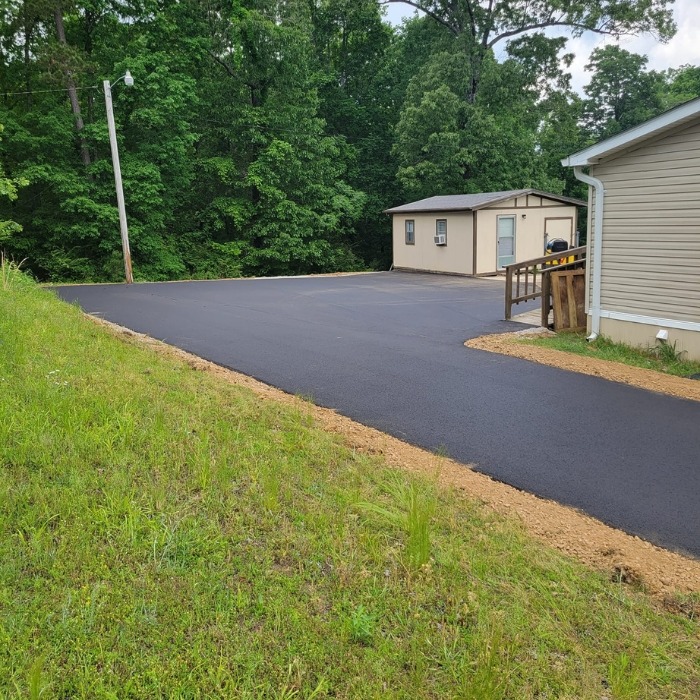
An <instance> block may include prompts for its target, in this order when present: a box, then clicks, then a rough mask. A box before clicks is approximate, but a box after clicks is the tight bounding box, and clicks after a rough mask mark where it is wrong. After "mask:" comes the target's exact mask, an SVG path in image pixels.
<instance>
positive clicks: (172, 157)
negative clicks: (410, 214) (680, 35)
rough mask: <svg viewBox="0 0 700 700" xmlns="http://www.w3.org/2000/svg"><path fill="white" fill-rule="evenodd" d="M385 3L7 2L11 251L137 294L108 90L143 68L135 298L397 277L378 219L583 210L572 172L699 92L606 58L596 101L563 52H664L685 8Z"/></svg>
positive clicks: (131, 202) (134, 190)
mask: <svg viewBox="0 0 700 700" xmlns="http://www.w3.org/2000/svg"><path fill="white" fill-rule="evenodd" d="M392 1H393V0H392ZM383 4H386V3H385V2H383V1H382V0H230V1H227V2H222V0H210V1H209V2H207V3H201V2H200V1H199V0H158V1H157V2H155V0H131V1H130V2H129V3H113V2H109V1H108V0H81V1H80V2H77V1H76V0H62V2H60V3H59V2H58V0H4V1H2V0H0V17H1V20H2V21H0V123H2V124H4V125H5V132H4V139H3V140H2V141H0V162H1V163H2V166H3V170H4V175H2V177H0V220H1V221H15V222H17V224H18V225H17V226H15V225H12V226H9V225H4V227H3V228H2V231H3V233H2V234H0V235H2V238H3V239H4V240H3V243H2V245H3V247H4V248H6V249H7V251H8V252H9V253H10V254H11V255H14V256H15V257H16V258H25V257H26V258H28V264H29V266H30V268H31V270H32V271H33V272H34V273H35V274H37V276H39V277H40V278H43V279H52V280H90V279H92V280H119V279H121V277H122V260H121V246H120V236H119V223H118V217H117V210H116V206H115V204H116V202H115V193H114V179H113V172H112V163H111V155H110V147H109V140H108V137H107V125H106V120H105V108H104V95H103V94H102V80H103V79H105V78H109V79H111V81H112V82H114V81H115V80H117V79H118V78H119V76H122V75H123V74H124V72H125V71H126V70H127V69H128V70H130V71H131V73H132V75H133V76H134V78H135V84H134V86H133V87H130V88H129V87H126V86H125V85H124V84H123V82H121V81H118V82H117V83H116V84H115V85H114V90H113V95H114V114H115V118H116V123H117V134H118V141H119V149H120V155H121V161H122V174H123V179H124V189H125V194H126V204H127V216H128V221H129V229H130V236H131V243H132V254H133V259H134V269H135V273H136V276H137V278H141V279H144V278H147V279H173V278H180V277H190V276H194V277H219V276H235V275H240V274H288V273H304V272H315V271H331V270H340V269H356V268H359V267H363V266H371V267H375V268H381V267H386V266H388V264H389V263H390V260H391V234H390V225H389V221H388V219H387V217H386V216H385V215H383V214H382V211H383V210H384V209H385V208H387V207H389V206H392V205H395V204H398V203H401V202H402V201H405V200H406V199H411V198H415V197H421V196H428V195H433V194H438V193H448V192H473V191H477V190H495V189H504V188H511V187H524V186H533V187H540V188H543V189H549V190H553V191H565V192H567V193H570V194H577V193H578V189H577V188H578V187H579V186H580V185H579V183H578V182H576V181H573V180H571V177H570V173H569V172H567V171H563V170H562V168H561V166H560V164H559V159H560V158H561V157H563V156H565V155H567V153H570V152H572V151H574V150H577V149H578V148H580V147H581V146H582V145H584V144H585V143H586V142H587V141H589V140H591V139H593V138H597V137H598V136H600V135H605V134H607V133H612V132H614V130H615V129H619V128H624V126H625V125H628V124H631V123H633V122H636V121H639V120H641V119H643V118H646V116H647V115H648V114H651V113H653V112H654V111H655V110H657V109H658V108H659V107H660V106H671V105H673V104H677V103H678V102H680V101H682V100H684V99H688V98H690V97H693V96H695V95H696V94H698V82H699V81H698V79H697V75H698V74H697V69H696V68H694V67H690V66H687V67H683V68H682V69H678V71H675V72H674V71H671V72H668V73H667V74H665V75H664V76H657V75H656V74H653V73H652V72H649V71H647V70H646V66H645V64H644V63H643V62H642V63H640V62H639V61H636V59H634V57H632V59H630V57H629V56H626V55H624V54H617V55H615V56H613V55H612V52H608V53H602V54H596V55H594V57H593V59H592V60H593V64H592V69H593V70H594V76H593V80H592V82H591V85H589V93H588V97H587V99H586V100H584V101H582V100H580V99H579V98H578V97H577V96H576V95H574V94H573V93H572V92H571V88H570V85H569V75H568V72H567V66H568V64H569V63H570V61H571V56H570V55H569V54H567V53H566V38H565V37H557V36H554V35H553V34H552V32H549V31H546V30H547V29H548V28H551V27H560V28H561V30H562V32H568V33H569V34H579V33H582V32H584V31H589V30H590V31H594V32H600V33H607V34H611V35H620V34H624V33H639V32H652V33H656V34H657V35H658V36H659V38H661V39H662V40H664V39H666V38H668V36H669V35H670V34H671V33H672V31H673V23H672V20H671V15H670V11H669V7H670V5H671V0H614V1H613V0H610V1H608V0H605V1H604V2H602V3H601V2H593V0H573V1H572V2H562V1H561V0H535V1H534V2H533V1H532V0H493V1H491V0H454V1H451V2H449V3H448V2H443V1H442V0H415V2H409V3H407V4H408V5H411V6H413V7H420V8H422V9H423V10H425V12H426V13H427V14H428V16H427V17H422V18H421V17H419V18H416V19H412V20H409V21H407V22H405V23H404V25H403V26H402V27H400V28H392V27H391V26H389V25H388V24H387V23H386V22H385V21H383V18H382V5H383ZM494 47H497V48H498V53H496V52H495V51H494ZM616 81H617V82H616ZM620 86H622V87H620ZM616 89H618V92H617V93H616V92H615V90H616ZM616 95H617V97H616ZM584 103H585V104H584ZM582 114H585V119H584V118H583V117H582ZM582 126H583V127H585V128H582ZM26 181H29V182H30V183H31V184H29V185H27V186H26V187H18V186H19V185H21V184H23V183H24V182H26ZM3 195H4V196H3ZM10 233H11V235H10Z"/></svg>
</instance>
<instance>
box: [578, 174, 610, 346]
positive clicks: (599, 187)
mask: <svg viewBox="0 0 700 700" xmlns="http://www.w3.org/2000/svg"><path fill="white" fill-rule="evenodd" d="M581 168H582V166H580V165H576V166H574V177H575V178H576V179H577V180H580V181H581V182H584V183H585V184H587V185H589V186H590V187H594V188H595V220H594V223H593V231H594V236H593V279H592V288H593V289H592V291H593V298H592V302H591V317H592V318H591V334H590V335H589V336H588V338H586V340H589V341H590V340H595V339H596V338H597V337H598V335H600V296H601V295H600V288H601V277H602V274H603V258H602V252H603V207H604V204H605V186H604V185H603V183H602V182H601V181H600V180H599V179H598V178H596V177H592V176H591V175H586V174H585V173H584V172H583V170H582V169H581Z"/></svg>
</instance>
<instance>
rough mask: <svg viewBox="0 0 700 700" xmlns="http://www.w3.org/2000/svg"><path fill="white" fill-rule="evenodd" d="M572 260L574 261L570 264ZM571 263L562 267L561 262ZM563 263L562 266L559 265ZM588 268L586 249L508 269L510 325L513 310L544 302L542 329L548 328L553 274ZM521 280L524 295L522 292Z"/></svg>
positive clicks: (517, 264) (545, 257)
mask: <svg viewBox="0 0 700 700" xmlns="http://www.w3.org/2000/svg"><path fill="white" fill-rule="evenodd" d="M569 258H573V260H571V261H569V260H568V259H569ZM562 259H563V260H567V262H564V263H561V262H559V261H560V260H562ZM556 263H559V264H556ZM585 265H586V246H579V247H578V248H571V249H569V250H562V251H561V252H559V253H550V254H549V255H543V256H542V257H539V258H532V259H531V260H524V261H523V262H519V263H512V264H511V265H506V266H505V270H506V309H505V311H506V313H505V316H506V321H509V320H510V319H511V317H512V310H513V306H514V305H516V304H520V303H521V302H523V301H528V300H530V299H539V298H542V325H543V326H545V327H546V326H547V322H548V321H547V319H548V318H549V310H550V296H551V292H550V284H549V273H550V272H555V271H557V270H570V269H575V268H578V267H585ZM538 274H539V275H541V277H542V282H541V284H540V287H539V289H538V287H537V275H538ZM521 277H524V278H525V279H524V280H523V281H522V286H523V293H522V294H521V293H520V289H521ZM514 282H515V294H514V293H513V283H514Z"/></svg>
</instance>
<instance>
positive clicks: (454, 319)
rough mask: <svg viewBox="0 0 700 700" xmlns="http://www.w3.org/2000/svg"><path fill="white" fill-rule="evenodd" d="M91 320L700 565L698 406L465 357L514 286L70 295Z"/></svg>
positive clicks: (291, 281) (281, 283)
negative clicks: (297, 398) (297, 397)
mask: <svg viewBox="0 0 700 700" xmlns="http://www.w3.org/2000/svg"><path fill="white" fill-rule="evenodd" d="M56 291H57V293H58V294H59V295H60V296H61V297H62V298H63V299H65V300H66V301H69V302H77V303H78V304H79V305H80V306H81V307H82V308H83V309H84V310H85V311H87V312H88V313H91V314H95V315H99V316H101V317H103V318H105V319H108V320H110V321H113V322H115V323H118V324H121V325H123V326H126V327H128V328H131V329H133V330H135V331H139V332H141V333H146V334H148V335H150V336H152V337H154V338H158V339H161V340H164V341H165V342H166V343H169V344H171V345H175V346H177V347H180V348H182V349H184V350H187V351H188V352H191V353H194V354H196V355H199V356H201V357H203V358H206V359H208V360H211V361H213V362H215V363H217V364H220V365H223V366H225V367H228V368H230V369H235V370H237V371H239V372H243V373H245V374H248V375H250V376H253V377H255V378H257V379H260V380H261V381H263V382H266V383H268V384H272V385H274V386H276V387H279V388H281V389H283V390H285V391H287V392H290V393H296V394H303V395H307V396H310V397H312V398H313V400H314V401H315V402H316V403H318V404H320V405H322V406H327V407H331V408H334V409H336V410H338V411H339V412H340V413H342V414H344V415H346V416H348V417H350V418H353V419H354V420H357V421H359V422H361V423H364V424H366V425H370V426H372V427H375V428H378V429H380V430H383V431H385V432H387V433H390V434H391V435H394V436H395V437H398V438H400V439H402V440H406V441H408V442H410V443H413V444H416V445H419V446H421V447H424V448H427V449H430V450H437V449H439V450H441V451H443V452H446V453H447V454H448V455H449V456H450V457H452V458H454V459H456V460H458V461H461V462H464V463H470V464H474V465H475V467H476V469H477V470H478V471H481V472H483V473H485V474H488V475H489V476H491V477H493V478H495V479H498V480H500V481H504V482H506V483H508V484H510V485H512V486H515V487H517V488H520V489H523V490H526V491H529V492H531V493H534V494H537V495H539V496H543V497H546V498H551V499H554V500H556V501H559V502H561V503H565V504H568V505H571V506H575V507H577V508H580V509H581V510H583V511H585V512H586V513H589V514H590V515H592V516H594V517H596V518H598V519H600V520H602V521H603V522H605V523H607V524H609V525H612V526H614V527H618V528H620V529H623V530H625V531H627V532H629V533H632V534H636V535H639V536H641V537H643V538H645V539H648V540H650V541H652V542H654V543H656V544H659V545H662V546H665V547H668V548H671V549H676V550H679V551H684V552H686V553H690V554H693V555H695V556H700V507H699V498H700V405H698V404H697V403H695V402H692V401H686V400H682V399H677V398H672V397H668V396H662V395H659V394H654V393H652V392H648V391H644V390H642V389H637V388H634V387H630V386H625V385H622V384H614V383H611V382H608V381H605V380H603V379H600V378H597V377H590V376H585V375H580V374H575V373H572V372H567V371H564V370H559V369H554V368H549V367H544V366H541V365H537V364H534V363H530V362H527V361H524V360H519V359H515V358H511V357H504V356H500V355H494V354H492V353H487V352H482V351H479V350H472V349H468V348H465V347H464V345H463V343H464V341H465V340H466V339H468V338H473V337H476V336H479V335H483V334H485V333H499V332H504V331H506V330H509V329H511V330H512V329H513V327H514V325H513V324H512V323H506V322H504V321H500V320H498V319H500V318H502V317H503V309H502V307H503V283H502V282H499V281H494V280H489V279H469V278H458V277H446V276H439V275H422V274H410V273H400V272H391V273H374V274H361V275H351V276H335V277H301V278H278V279H250V280H248V279H243V280H224V281H212V282H181V283H148V284H134V285H129V286H126V285H87V286H70V287H58V288H56Z"/></svg>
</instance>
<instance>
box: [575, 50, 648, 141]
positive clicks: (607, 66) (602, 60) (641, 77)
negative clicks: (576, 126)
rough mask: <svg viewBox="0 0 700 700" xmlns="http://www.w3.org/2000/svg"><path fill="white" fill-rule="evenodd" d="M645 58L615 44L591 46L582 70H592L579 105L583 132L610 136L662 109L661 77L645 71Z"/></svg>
mask: <svg viewBox="0 0 700 700" xmlns="http://www.w3.org/2000/svg"><path fill="white" fill-rule="evenodd" d="M647 62H648V59H647V58H646V57H645V56H640V55H639V54H634V53H631V52H629V51H626V50H625V49H622V48H620V47H619V46H617V45H615V44H611V45H609V46H605V47H603V48H599V49H595V51H593V53H592V54H591V59H590V62H589V63H588V65H587V66H586V70H588V71H590V72H591V73H592V77H591V80H590V82H589V83H588V85H587V86H586V87H585V92H586V95H587V96H588V99H587V100H585V102H584V105H583V110H584V114H583V118H584V124H585V128H586V131H587V133H588V134H589V135H590V136H592V137H593V138H595V139H601V138H607V137H609V136H614V135H615V134H617V133H619V132H620V131H624V130H625V129H629V128H631V127H633V126H636V125H637V124H640V123H641V122H643V121H646V120H647V119H649V118H651V117H653V116H655V115H656V114H658V113H659V112H660V111H661V110H662V103H661V97H660V94H659V92H660V84H661V76H660V75H659V74H658V73H656V72H654V71H647V70H645V69H646V65H647Z"/></svg>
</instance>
